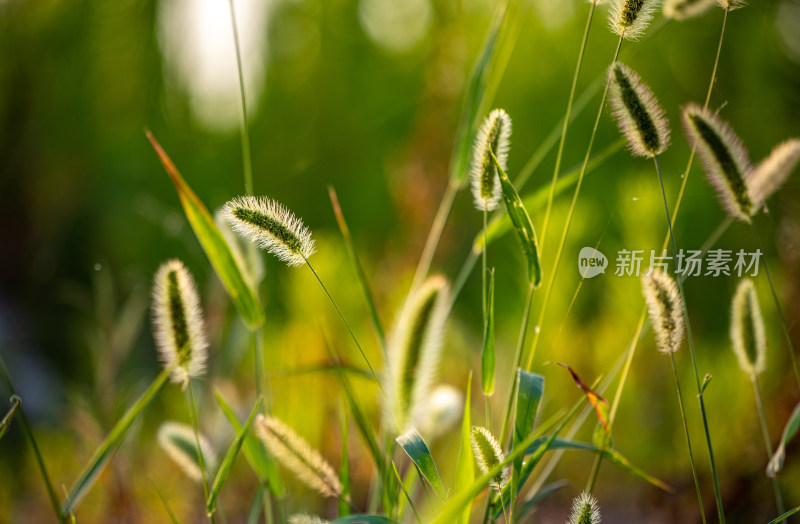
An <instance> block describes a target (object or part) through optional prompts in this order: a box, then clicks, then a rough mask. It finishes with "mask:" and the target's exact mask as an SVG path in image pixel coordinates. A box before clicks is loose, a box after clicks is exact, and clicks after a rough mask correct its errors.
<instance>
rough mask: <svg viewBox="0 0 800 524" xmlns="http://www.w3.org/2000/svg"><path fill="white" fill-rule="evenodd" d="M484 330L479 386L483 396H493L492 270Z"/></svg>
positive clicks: (492, 272) (491, 272)
mask: <svg viewBox="0 0 800 524" xmlns="http://www.w3.org/2000/svg"><path fill="white" fill-rule="evenodd" d="M486 300H487V304H486V314H487V317H486V330H485V331H484V333H483V352H482V353H481V386H482V388H483V394H484V395H486V396H490V395H492V394H494V361H495V355H494V269H492V270H491V271H490V272H489V295H488V296H487V298H486Z"/></svg>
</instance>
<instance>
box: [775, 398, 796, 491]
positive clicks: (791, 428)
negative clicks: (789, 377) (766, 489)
mask: <svg viewBox="0 0 800 524" xmlns="http://www.w3.org/2000/svg"><path fill="white" fill-rule="evenodd" d="M798 431H800V403H798V404H797V406H795V408H794V411H792V414H791V415H790V416H789V420H788V421H787V422H786V426H784V428H783V435H781V442H780V444H778V449H776V450H775V454H774V455H772V458H771V459H770V460H769V464H767V476H768V477H770V478H772V477H774V476H775V475H777V474H778V472H779V471H780V470H781V469H782V468H783V462H784V460H785V459H786V444H788V443H789V442H790V441H791V440H792V439H793V438H794V437H795V436H796V435H797V433H798Z"/></svg>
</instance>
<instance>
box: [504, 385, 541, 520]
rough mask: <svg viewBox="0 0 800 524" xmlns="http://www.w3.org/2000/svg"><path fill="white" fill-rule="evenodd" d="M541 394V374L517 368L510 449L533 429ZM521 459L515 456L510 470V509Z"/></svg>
mask: <svg viewBox="0 0 800 524" xmlns="http://www.w3.org/2000/svg"><path fill="white" fill-rule="evenodd" d="M543 394H544V377H543V376H541V375H536V374H534V373H528V372H527V371H523V370H522V369H517V392H516V396H517V402H516V404H517V412H516V415H515V416H514V435H513V445H512V449H514V448H516V447H518V446H519V445H520V443H522V441H524V440H525V438H526V437H527V436H528V435H530V433H531V431H533V424H534V422H535V420H536V413H537V412H538V411H539V404H540V403H541V400H542V395H543ZM522 460H523V457H519V458H517V459H516V460H515V461H514V464H513V467H512V470H511V504H510V505H509V508H511V510H512V511H513V509H514V502H515V501H516V498H517V492H518V490H519V485H520V475H521V473H522Z"/></svg>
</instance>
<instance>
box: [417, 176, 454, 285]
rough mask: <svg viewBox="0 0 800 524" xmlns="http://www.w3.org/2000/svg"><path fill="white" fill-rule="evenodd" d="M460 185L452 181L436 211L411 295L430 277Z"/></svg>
mask: <svg viewBox="0 0 800 524" xmlns="http://www.w3.org/2000/svg"><path fill="white" fill-rule="evenodd" d="M458 190H459V185H458V183H456V182H454V181H453V180H452V179H451V180H450V181H449V182H448V184H447V189H445V191H444V195H443V196H442V201H441V202H440V203H439V209H438V210H437V211H436V216H435V217H434V219H433V224H432V225H431V230H430V232H429V233H428V238H427V240H425V247H424V248H422V255H421V256H420V258H419V263H418V264H417V270H416V272H415V273H414V280H413V281H412V282H411V293H413V292H414V291H415V290H416V289H417V288H418V287H419V286H420V284H422V281H423V280H425V277H426V276H428V271H429V270H430V268H431V262H432V261H433V255H434V253H436V247H437V246H438V245H439V239H440V238H441V237H442V231H443V230H444V226H445V224H446V223H447V217H448V216H449V215H450V210H451V209H452V208H453V201H455V199H456V194H457V193H458Z"/></svg>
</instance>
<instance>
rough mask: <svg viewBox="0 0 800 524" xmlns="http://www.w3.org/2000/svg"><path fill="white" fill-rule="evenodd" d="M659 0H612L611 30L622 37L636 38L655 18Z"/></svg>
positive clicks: (609, 17)
mask: <svg viewBox="0 0 800 524" xmlns="http://www.w3.org/2000/svg"><path fill="white" fill-rule="evenodd" d="M657 6H658V0H612V2H611V8H610V9H609V12H608V22H609V25H610V26H611V31H613V32H614V33H616V34H618V35H619V36H621V37H622V38H626V39H629V40H636V39H637V38H639V37H640V36H642V34H643V33H644V31H645V29H647V25H648V24H649V23H650V21H651V20H652V19H653V11H654V10H655V9H656V7H657Z"/></svg>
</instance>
